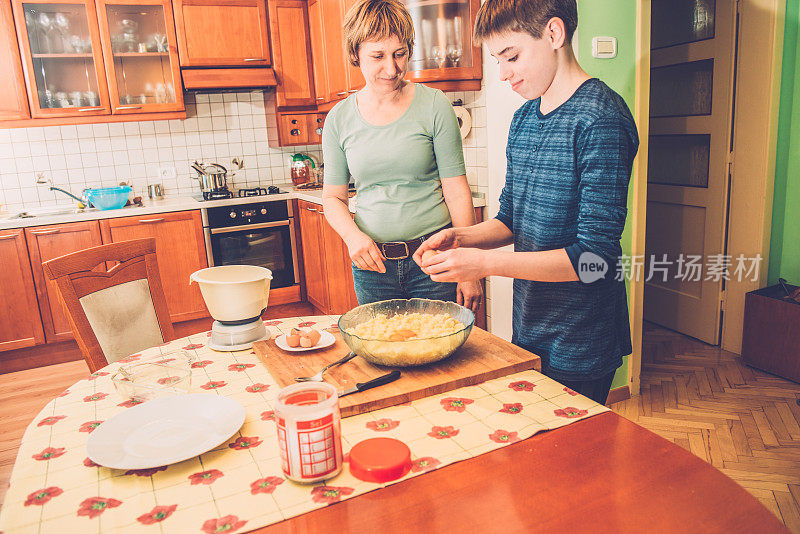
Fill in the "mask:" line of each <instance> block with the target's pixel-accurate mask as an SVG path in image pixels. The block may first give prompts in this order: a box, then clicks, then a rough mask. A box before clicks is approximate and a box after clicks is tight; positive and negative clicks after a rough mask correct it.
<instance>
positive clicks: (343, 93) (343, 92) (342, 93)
mask: <svg viewBox="0 0 800 534" xmlns="http://www.w3.org/2000/svg"><path fill="white" fill-rule="evenodd" d="M346 94H347V91H342V92H341V93H336V96H344V95H346Z"/></svg>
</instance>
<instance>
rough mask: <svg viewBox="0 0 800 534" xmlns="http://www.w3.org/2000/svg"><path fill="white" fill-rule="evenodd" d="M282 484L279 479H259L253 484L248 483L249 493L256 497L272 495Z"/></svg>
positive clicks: (281, 480)
mask: <svg viewBox="0 0 800 534" xmlns="http://www.w3.org/2000/svg"><path fill="white" fill-rule="evenodd" d="M281 484H283V479H282V478H281V477H266V478H259V479H258V480H256V481H255V482H251V483H250V493H251V494H252V495H256V494H257V493H272V492H273V491H275V488H277V487H278V486H279V485H281Z"/></svg>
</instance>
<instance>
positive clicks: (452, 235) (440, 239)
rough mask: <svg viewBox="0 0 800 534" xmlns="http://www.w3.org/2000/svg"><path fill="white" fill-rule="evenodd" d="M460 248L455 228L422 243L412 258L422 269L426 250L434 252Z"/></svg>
mask: <svg viewBox="0 0 800 534" xmlns="http://www.w3.org/2000/svg"><path fill="white" fill-rule="evenodd" d="M457 246H458V242H457V239H456V229H455V228H447V229H445V230H442V231H441V232H436V233H435V234H433V235H432V236H430V237H429V238H428V239H426V240H425V241H423V242H422V244H421V245H420V246H419V248H418V249H417V251H416V252H414V255H413V256H411V257H412V258H413V259H414V261H415V262H416V263H417V265H419V266H420V267H422V254H423V253H424V252H425V251H426V250H432V251H434V252H435V251H440V250H448V249H451V248H456V247H457Z"/></svg>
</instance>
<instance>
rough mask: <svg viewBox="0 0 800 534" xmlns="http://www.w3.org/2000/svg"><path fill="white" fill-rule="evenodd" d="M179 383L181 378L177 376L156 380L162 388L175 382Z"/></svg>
mask: <svg viewBox="0 0 800 534" xmlns="http://www.w3.org/2000/svg"><path fill="white" fill-rule="evenodd" d="M180 381H181V377H179V376H165V377H163V378H159V379H158V380H156V382H158V383H159V384H161V385H162V386H169V385H171V384H174V383H175V382H180Z"/></svg>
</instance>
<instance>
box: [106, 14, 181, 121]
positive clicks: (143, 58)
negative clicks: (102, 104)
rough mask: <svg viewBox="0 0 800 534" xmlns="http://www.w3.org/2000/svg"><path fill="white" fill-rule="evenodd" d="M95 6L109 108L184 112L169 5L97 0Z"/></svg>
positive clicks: (138, 111)
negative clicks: (106, 75)
mask: <svg viewBox="0 0 800 534" xmlns="http://www.w3.org/2000/svg"><path fill="white" fill-rule="evenodd" d="M98 10H99V12H98V17H99V20H100V33H101V39H102V42H103V53H104V57H105V62H106V71H107V73H108V89H109V94H110V98H111V107H112V109H113V112H114V113H142V112H160V111H179V110H182V109H183V90H182V87H181V78H180V67H179V65H178V47H177V41H176V38H175V26H174V24H173V16H172V5H171V3H170V2H169V1H161V0H138V1H137V2H135V3H126V2H119V1H116V0H99V1H98Z"/></svg>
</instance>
